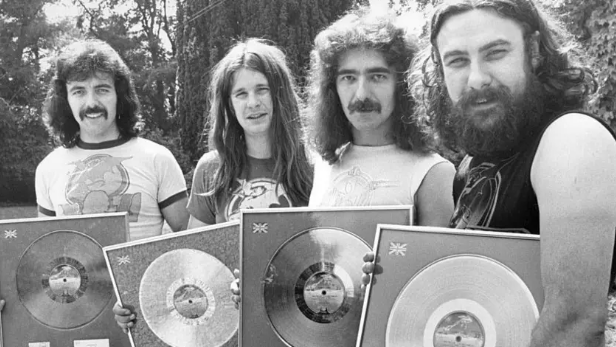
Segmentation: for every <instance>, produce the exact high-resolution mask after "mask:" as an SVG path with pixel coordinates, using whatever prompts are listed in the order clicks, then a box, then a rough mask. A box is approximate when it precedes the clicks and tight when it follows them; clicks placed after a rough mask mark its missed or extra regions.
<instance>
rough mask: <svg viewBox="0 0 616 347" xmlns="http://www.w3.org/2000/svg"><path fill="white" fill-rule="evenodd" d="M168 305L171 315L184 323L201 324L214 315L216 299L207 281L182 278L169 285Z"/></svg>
mask: <svg viewBox="0 0 616 347" xmlns="http://www.w3.org/2000/svg"><path fill="white" fill-rule="evenodd" d="M167 307H168V308H169V311H170V312H171V315H172V316H173V317H174V318H176V319H178V320H180V321H182V322H183V323H185V324H188V325H200V324H204V323H205V322H206V321H207V320H208V319H210V318H212V316H213V315H214V311H215V310H216V299H215V298H214V293H213V292H212V290H211V289H210V288H209V287H208V286H207V284H205V282H203V281H200V280H198V279H194V278H180V279H178V280H177V281H175V282H173V283H172V284H171V285H170V286H169V289H168V291H167Z"/></svg>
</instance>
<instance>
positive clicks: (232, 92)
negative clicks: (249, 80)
mask: <svg viewBox="0 0 616 347" xmlns="http://www.w3.org/2000/svg"><path fill="white" fill-rule="evenodd" d="M255 87H256V88H259V87H267V88H269V84H268V83H258V84H256V85H255ZM245 89H246V88H244V87H242V88H237V89H232V90H231V94H234V93H237V92H239V91H242V90H245Z"/></svg>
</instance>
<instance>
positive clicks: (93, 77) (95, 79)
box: [66, 71, 114, 87]
mask: <svg viewBox="0 0 616 347" xmlns="http://www.w3.org/2000/svg"><path fill="white" fill-rule="evenodd" d="M78 77H82V78H78ZM90 84H91V85H100V84H108V85H111V86H112V87H114V79H113V76H112V75H111V74H110V73H108V72H102V71H96V72H94V73H90V74H87V75H86V74H83V75H80V76H75V77H73V78H72V79H70V78H69V80H68V81H66V85H67V86H68V87H70V86H81V85H90Z"/></svg>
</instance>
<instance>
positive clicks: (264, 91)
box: [257, 87, 269, 94]
mask: <svg viewBox="0 0 616 347" xmlns="http://www.w3.org/2000/svg"><path fill="white" fill-rule="evenodd" d="M257 92H259V93H260V94H263V93H267V92H269V88H266V87H261V88H259V89H257Z"/></svg>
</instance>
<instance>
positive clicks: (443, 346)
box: [385, 255, 539, 347]
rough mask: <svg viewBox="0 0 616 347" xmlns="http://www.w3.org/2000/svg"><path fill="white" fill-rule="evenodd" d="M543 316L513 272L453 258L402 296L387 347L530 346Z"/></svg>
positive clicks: (489, 262)
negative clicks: (532, 333) (535, 328)
mask: <svg viewBox="0 0 616 347" xmlns="http://www.w3.org/2000/svg"><path fill="white" fill-rule="evenodd" d="M538 316H539V311H538V309H537V305H536V303H535V300H534V298H533V295H532V293H531V292H530V290H529V289H528V287H527V286H526V284H525V283H524V281H522V279H521V278H520V277H519V276H518V275H517V274H516V273H515V272H513V271H512V270H511V269H509V268H508V267H506V266H505V265H503V264H501V263H500V262H498V261H496V260H494V259H491V258H487V257H483V256H478V255H456V256H449V257H446V258H443V259H440V260H438V261H436V262H434V263H432V264H430V265H428V266H426V267H425V268H423V269H422V270H421V271H419V272H418V273H417V274H415V276H414V277H413V278H412V279H411V280H410V281H409V282H408V283H407V284H406V286H405V287H404V289H403V290H402V291H401V292H400V294H399V295H398V298H397V299H396V301H395V303H394V306H393V308H392V311H391V313H390V315H389V320H388V322H387V330H386V335H385V336H386V337H385V338H386V343H385V346H387V347H401V346H425V347H463V346H464V347H516V346H526V345H528V343H529V342H530V336H531V332H532V329H533V327H534V326H535V323H536V321H537V318H538Z"/></svg>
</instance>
